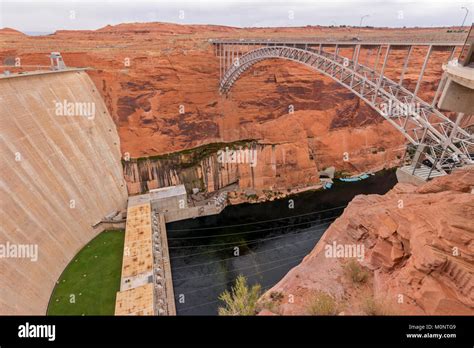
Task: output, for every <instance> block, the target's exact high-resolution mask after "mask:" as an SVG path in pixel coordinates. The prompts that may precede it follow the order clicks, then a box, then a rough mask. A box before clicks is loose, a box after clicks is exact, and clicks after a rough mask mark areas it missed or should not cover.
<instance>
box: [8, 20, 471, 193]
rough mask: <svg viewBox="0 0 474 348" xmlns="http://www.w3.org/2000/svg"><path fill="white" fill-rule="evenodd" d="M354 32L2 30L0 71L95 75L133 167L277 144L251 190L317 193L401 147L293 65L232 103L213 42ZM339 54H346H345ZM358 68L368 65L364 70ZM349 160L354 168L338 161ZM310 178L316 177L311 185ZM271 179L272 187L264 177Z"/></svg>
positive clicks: (436, 34)
mask: <svg viewBox="0 0 474 348" xmlns="http://www.w3.org/2000/svg"><path fill="white" fill-rule="evenodd" d="M356 31H357V28H324V27H319V26H309V27H304V28H260V29H258V28H245V29H241V28H232V27H223V26H210V25H209V26H206V25H177V24H166V23H144V24H139V23H135V24H122V25H117V26H107V27H105V28H102V29H99V30H95V31H88V30H83V31H58V32H56V33H55V34H53V35H48V36H40V37H29V36H25V35H7V34H8V33H7V31H5V33H0V47H1V48H0V61H3V62H4V64H7V65H8V64H10V65H14V64H12V63H15V61H16V60H15V58H20V61H21V64H22V65H24V66H25V69H27V67H26V66H27V65H30V66H35V65H37V64H38V65H45V64H49V61H48V59H47V54H48V53H49V52H51V51H60V52H61V53H62V55H63V57H64V60H65V62H66V64H67V65H68V66H77V67H81V66H82V67H84V66H88V67H92V68H94V70H90V71H89V72H88V74H89V75H90V76H91V78H92V80H93V81H94V83H95V85H96V87H97V89H98V91H99V92H100V93H101V95H102V96H103V98H104V100H105V102H106V105H107V108H108V109H109V111H110V114H111V115H112V117H113V119H114V121H115V124H116V126H117V129H118V132H119V136H120V140H121V152H122V155H125V154H127V155H130V157H132V158H138V157H146V156H154V155H160V154H167V153H172V152H176V151H183V150H187V149H192V148H195V147H197V146H200V145H204V144H211V143H215V142H235V141H238V140H243V139H252V140H255V141H258V143H260V144H264V145H275V147H276V153H277V154H278V155H277V156H279V157H278V159H277V161H278V166H277V168H276V172H275V173H274V174H273V172H274V168H272V163H270V162H269V163H268V165H267V167H266V168H264V167H259V168H258V170H257V171H256V173H254V180H253V182H254V185H255V187H253V188H255V189H269V188H270V187H280V188H285V187H289V186H291V185H293V184H295V180H302V181H301V182H299V184H301V185H310V184H312V181H313V180H312V178H314V177H315V176H317V169H318V168H319V169H324V168H325V167H328V166H336V169H337V170H338V171H339V170H345V171H348V172H352V173H355V172H362V171H367V170H377V169H381V168H383V167H390V166H393V165H395V164H397V163H398V162H399V158H400V157H401V156H402V154H403V151H404V148H403V144H404V143H405V140H404V138H403V137H402V136H401V135H400V133H399V132H398V131H396V130H395V129H394V128H393V127H392V126H391V125H389V124H387V123H386V122H385V121H383V119H382V118H381V117H380V116H379V115H378V114H376V113H375V112H374V111H373V110H372V109H371V108H370V107H368V106H367V105H366V104H365V103H363V102H361V101H360V100H359V99H358V98H357V97H356V96H354V95H353V94H351V92H349V91H348V90H346V89H344V88H343V87H341V86H339V85H338V84H337V83H335V82H333V81H332V80H331V79H330V78H328V77H324V76H323V75H321V74H319V73H317V72H314V71H312V70H310V69H309V68H307V67H305V66H303V65H299V64H297V63H293V62H288V61H283V60H267V61H262V62H260V63H258V64H257V65H255V66H254V67H253V68H252V69H250V70H249V71H247V72H246V73H244V74H243V76H242V77H241V78H240V79H239V81H238V82H237V83H236V85H235V86H234V87H233V89H232V91H231V93H230V95H228V96H227V97H224V96H220V95H219V93H218V84H219V60H218V59H217V58H216V56H215V54H214V48H213V47H212V45H211V44H210V43H209V41H208V40H209V39H210V38H219V37H220V38H222V37H227V38H245V37H266V38H271V37H293V38H294V37H298V38H300V39H301V38H304V37H310V38H312V39H322V40H326V39H327V38H328V37H331V38H334V39H340V40H348V39H351V38H352V37H354V36H355V35H356ZM8 32H11V31H8ZM361 36H363V37H364V38H366V39H369V40H372V39H373V40H381V41H383V40H398V41H403V40H406V39H409V40H420V41H423V40H427V41H430V40H439V41H443V40H444V41H451V40H454V41H462V40H463V37H464V34H454V33H447V32H446V29H445V28H442V29H441V28H433V29H431V28H430V29H405V30H392V29H363V30H362V33H361ZM424 53H425V52H423V50H418V49H417V50H415V51H414V52H413V54H412V60H411V64H410V65H409V69H408V71H407V73H406V75H405V82H406V86H411V87H413V85H414V83H416V79H417V77H418V75H417V74H418V72H419V70H420V67H421V64H422V62H423V57H424ZM341 54H348V55H350V54H351V52H349V51H347V52H344V49H341ZM448 55H449V52H433V61H432V63H431V64H430V65H429V67H428V69H427V70H426V72H425V78H426V79H427V81H430V79H431V80H432V81H436V80H437V79H438V78H439V76H440V74H441V63H442V62H444V61H445V60H446V59H447V56H448ZM370 59H372V60H373V59H375V55H374V54H372V56H371V58H370ZM365 60H366V59H365V57H363V60H362V61H361V62H362V63H364V62H365ZM402 64H403V61H402V52H401V51H397V50H395V49H394V50H393V57H392V59H391V60H390V62H389V64H388V66H387V70H386V71H387V74H388V75H389V76H393V77H394V78H396V76H398V75H397V74H399V72H400V69H399V68H400V67H401V66H402ZM33 68H34V67H33ZM9 70H12V71H14V70H15V69H13V68H9ZM435 89H436V86H435V85H434V84H430V83H427V84H424V85H422V88H421V90H420V94H421V95H424V94H426V93H427V94H428V95H433V94H434V90H435ZM290 105H291V106H293V109H294V113H292V114H291V113H289V107H290ZM266 151H270V150H266ZM346 154H347V155H346ZM347 156H348V158H349V159H348V160H346V161H345V160H343V159H344V158H347ZM308 170H311V171H312V174H311V175H310V178H309V179H306V178H307V173H308ZM270 174H271V175H270ZM163 175H165V174H163ZM272 176H273V177H274V179H270V178H271V177H272ZM247 178H248V176H247V177H246V178H245V177H244V178H242V180H241V183H242V187H243V188H244V187H248V186H249V182H250V180H248V179H247ZM285 178H288V181H286V182H285V180H286V179H285ZM130 185H132V186H133V185H141V183H138V182H136V181H135V182H129V186H130Z"/></svg>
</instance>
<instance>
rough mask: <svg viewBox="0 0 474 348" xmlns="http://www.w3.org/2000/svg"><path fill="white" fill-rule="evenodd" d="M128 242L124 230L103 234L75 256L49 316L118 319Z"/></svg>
mask: <svg viewBox="0 0 474 348" xmlns="http://www.w3.org/2000/svg"><path fill="white" fill-rule="evenodd" d="M124 238H125V232H124V231H123V230H117V231H105V232H102V233H101V234H99V235H98V236H97V237H95V238H94V239H93V240H91V241H90V242H89V243H88V244H87V245H86V246H85V247H84V248H83V249H82V250H81V251H79V253H78V254H77V255H76V256H74V258H73V259H72V261H71V262H70V263H69V265H68V266H67V267H66V269H65V270H64V271H63V273H62V274H61V277H60V278H59V281H58V283H57V284H56V286H55V288H54V290H53V294H52V295H51V299H50V301H49V306H48V315H114V311H115V295H116V293H117V291H118V290H119V289H120V274H121V269H122V254H123V244H124ZM74 300H75V302H74Z"/></svg>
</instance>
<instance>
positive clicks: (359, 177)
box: [339, 173, 369, 182]
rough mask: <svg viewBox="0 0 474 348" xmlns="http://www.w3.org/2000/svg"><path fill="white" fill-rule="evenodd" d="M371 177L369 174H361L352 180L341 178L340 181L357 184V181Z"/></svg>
mask: <svg viewBox="0 0 474 348" xmlns="http://www.w3.org/2000/svg"><path fill="white" fill-rule="evenodd" d="M368 177H369V174H365V173H364V174H361V175H358V176H355V177H352V178H339V180H340V181H345V182H355V181H360V180H364V179H367V178H368Z"/></svg>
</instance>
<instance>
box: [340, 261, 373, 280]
mask: <svg viewBox="0 0 474 348" xmlns="http://www.w3.org/2000/svg"><path fill="white" fill-rule="evenodd" d="M344 270H345V272H346V274H347V275H348V277H349V278H350V279H351V280H352V282H353V283H355V284H363V283H365V282H366V281H367V279H368V278H369V272H367V271H366V270H365V269H363V268H362V266H361V265H360V264H359V262H357V261H356V260H354V259H351V260H350V261H349V262H347V263H346V264H345V266H344Z"/></svg>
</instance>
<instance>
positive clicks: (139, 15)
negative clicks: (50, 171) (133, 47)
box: [0, 0, 474, 33]
mask: <svg viewBox="0 0 474 348" xmlns="http://www.w3.org/2000/svg"><path fill="white" fill-rule="evenodd" d="M473 3H474V2H473V0H416V1H415V0H330V1H327V0H322V1H318V0H173V1H170V0H94V1H92V0H82V1H74V0H53V1H42V0H0V28H1V27H11V28H15V29H18V30H21V31H23V32H30V33H31V32H54V31H55V30H58V29H97V28H101V27H103V26H106V25H107V24H112V25H113V24H118V23H129V22H156V21H159V22H173V23H184V24H220V25H230V26H239V27H253V26H257V27H273V26H305V25H318V24H319V25H342V24H346V25H358V24H359V21H360V18H361V16H363V15H369V16H368V17H366V18H364V22H363V24H364V25H371V26H390V27H403V26H407V27H411V26H449V25H460V24H461V23H462V21H463V18H464V16H465V14H466V10H465V9H463V8H462V7H463V6H464V7H467V8H468V9H469V10H470V12H469V15H468V17H467V19H466V25H468V24H470V23H471V22H472V13H473V12H474V9H473Z"/></svg>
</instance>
